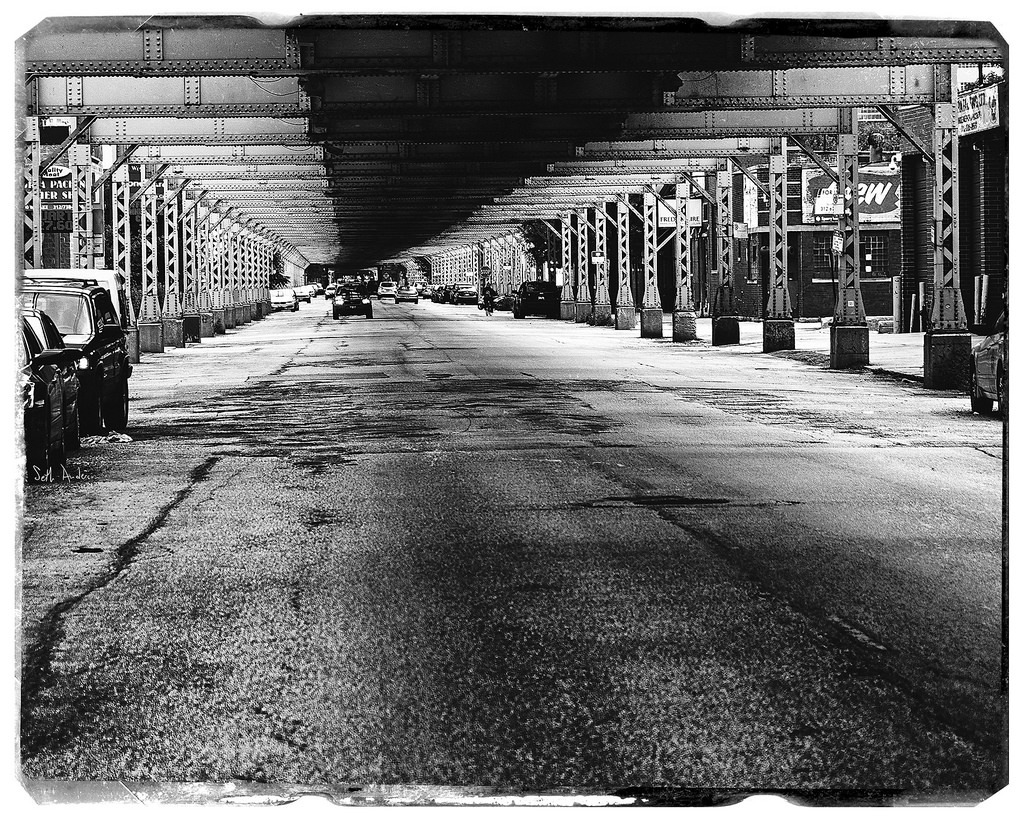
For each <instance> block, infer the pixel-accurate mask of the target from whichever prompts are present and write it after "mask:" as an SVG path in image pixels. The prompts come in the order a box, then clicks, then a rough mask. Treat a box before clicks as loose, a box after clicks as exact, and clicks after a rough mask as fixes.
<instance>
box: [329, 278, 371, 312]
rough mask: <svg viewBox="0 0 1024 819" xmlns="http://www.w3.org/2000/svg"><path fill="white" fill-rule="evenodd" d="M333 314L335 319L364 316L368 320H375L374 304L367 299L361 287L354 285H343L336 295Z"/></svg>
mask: <svg viewBox="0 0 1024 819" xmlns="http://www.w3.org/2000/svg"><path fill="white" fill-rule="evenodd" d="M332 312H333V313H334V318H335V319H339V318H341V317H342V316H351V315H363V316H366V317H367V318H373V302H371V301H370V300H369V299H368V298H367V297H366V295H365V294H364V293H363V290H362V288H360V287H359V286H357V285H354V284H350V285H342V286H341V287H339V288H338V289H337V291H335V293H334V307H333V308H332Z"/></svg>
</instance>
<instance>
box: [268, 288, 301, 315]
mask: <svg viewBox="0 0 1024 819" xmlns="http://www.w3.org/2000/svg"><path fill="white" fill-rule="evenodd" d="M270 309H271V310H291V311H292V312H295V311H296V310H298V309H299V297H298V296H297V295H295V290H294V289H292V288H291V287H283V288H281V289H280V290H271V291H270Z"/></svg>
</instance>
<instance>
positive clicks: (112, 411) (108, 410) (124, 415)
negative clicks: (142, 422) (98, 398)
mask: <svg viewBox="0 0 1024 819" xmlns="http://www.w3.org/2000/svg"><path fill="white" fill-rule="evenodd" d="M103 422H104V424H106V426H107V428H108V429H116V430H118V431H119V432H120V431H121V430H122V429H124V428H125V427H126V426H128V379H127V378H124V379H122V380H121V387H120V389H119V390H118V391H117V393H116V395H114V396H112V397H111V398H110V399H109V400H107V401H105V402H104V403H103Z"/></svg>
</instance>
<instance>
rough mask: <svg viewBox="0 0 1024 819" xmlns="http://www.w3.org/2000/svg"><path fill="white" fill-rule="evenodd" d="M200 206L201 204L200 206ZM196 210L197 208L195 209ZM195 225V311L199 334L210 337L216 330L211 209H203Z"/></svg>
mask: <svg viewBox="0 0 1024 819" xmlns="http://www.w3.org/2000/svg"><path fill="white" fill-rule="evenodd" d="M200 207H201V206H200ZM197 210H198V209H197ZM203 210H204V211H205V212H203V213H202V215H201V216H198V215H197V218H198V222H197V225H196V256H195V259H196V312H198V314H199V335H200V336H201V337H202V338H210V337H211V336H213V334H214V333H215V332H216V328H215V326H214V322H213V301H212V299H211V297H210V287H211V285H210V278H211V267H212V263H213V254H212V250H211V247H210V217H211V216H212V215H213V210H212V209H209V208H204V209H203Z"/></svg>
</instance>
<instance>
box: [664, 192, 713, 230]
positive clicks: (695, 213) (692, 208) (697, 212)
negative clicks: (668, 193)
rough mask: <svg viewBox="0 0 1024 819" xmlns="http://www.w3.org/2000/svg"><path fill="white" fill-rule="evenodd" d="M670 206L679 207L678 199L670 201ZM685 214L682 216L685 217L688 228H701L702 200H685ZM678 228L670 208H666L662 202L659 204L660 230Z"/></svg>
mask: <svg viewBox="0 0 1024 819" xmlns="http://www.w3.org/2000/svg"><path fill="white" fill-rule="evenodd" d="M668 202H669V204H670V205H671V206H672V207H673V208H678V207H679V200H678V199H669V200H668ZM683 204H684V209H685V213H683V214H680V215H681V216H685V217H686V218H685V221H686V226H687V227H700V226H701V224H702V222H701V214H702V212H703V211H702V210H701V200H700V199H684V200H683ZM675 226H676V217H675V214H674V213H672V212H671V211H670V210H669V209H668V208H666V207H665V206H664V205H663V204H662V203H661V202H658V227H660V228H674V227H675Z"/></svg>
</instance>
